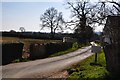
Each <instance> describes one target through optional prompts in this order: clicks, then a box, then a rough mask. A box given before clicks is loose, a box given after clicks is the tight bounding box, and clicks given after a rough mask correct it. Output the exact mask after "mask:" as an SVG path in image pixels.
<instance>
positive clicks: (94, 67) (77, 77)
mask: <svg viewBox="0 0 120 80" xmlns="http://www.w3.org/2000/svg"><path fill="white" fill-rule="evenodd" d="M94 57H95V55H93V56H91V57H89V58H87V59H85V60H84V61H82V62H81V63H79V64H78V65H76V66H74V67H72V68H69V69H68V72H69V74H70V76H69V78H68V80H109V72H108V71H107V70H106V61H105V55H104V53H103V52H102V53H99V54H98V63H97V64H93V63H94ZM71 72H72V73H71Z"/></svg>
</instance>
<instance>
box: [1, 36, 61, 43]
mask: <svg viewBox="0 0 120 80" xmlns="http://www.w3.org/2000/svg"><path fill="white" fill-rule="evenodd" d="M19 42H22V43H24V44H31V43H50V42H62V40H45V39H29V38H17V37H0V43H19Z"/></svg>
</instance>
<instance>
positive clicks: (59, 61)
mask: <svg viewBox="0 0 120 80" xmlns="http://www.w3.org/2000/svg"><path fill="white" fill-rule="evenodd" d="M90 49H91V46H88V47H84V48H81V49H78V50H76V51H74V52H71V53H69V54H66V55H62V56H57V57H52V58H46V59H39V60H34V61H29V62H21V63H13V64H8V65H5V66H2V78H41V77H44V76H49V75H50V74H51V73H54V72H59V71H62V70H64V69H66V68H67V67H69V66H71V65H73V64H76V63H78V62H80V61H82V60H84V59H86V58H87V57H89V56H91V55H93V53H91V50H90Z"/></svg>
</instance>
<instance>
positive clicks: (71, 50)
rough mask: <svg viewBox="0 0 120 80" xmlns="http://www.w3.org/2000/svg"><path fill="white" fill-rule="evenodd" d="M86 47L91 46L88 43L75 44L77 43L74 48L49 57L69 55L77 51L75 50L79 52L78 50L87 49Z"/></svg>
mask: <svg viewBox="0 0 120 80" xmlns="http://www.w3.org/2000/svg"><path fill="white" fill-rule="evenodd" d="M85 46H89V44H88V43H87V44H85V43H81V44H79V43H78V42H75V43H73V45H72V48H69V49H67V50H65V51H60V52H57V53H54V54H52V55H50V56H49V57H55V56H60V55H64V54H68V53H70V52H73V51H75V50H77V49H79V48H81V47H85Z"/></svg>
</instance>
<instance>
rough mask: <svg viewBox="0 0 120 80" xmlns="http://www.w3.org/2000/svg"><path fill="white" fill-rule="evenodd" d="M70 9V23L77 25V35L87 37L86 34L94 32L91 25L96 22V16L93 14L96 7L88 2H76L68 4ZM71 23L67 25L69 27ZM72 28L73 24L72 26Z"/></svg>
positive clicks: (83, 0)
mask: <svg viewBox="0 0 120 80" xmlns="http://www.w3.org/2000/svg"><path fill="white" fill-rule="evenodd" d="M67 5H68V7H69V8H70V9H71V12H72V17H74V20H72V21H71V22H69V23H72V25H75V27H74V29H75V33H78V34H81V33H82V35H86V33H89V32H92V31H90V30H92V29H90V25H91V24H92V21H93V20H94V16H95V14H94V13H93V11H94V8H95V6H96V5H91V4H90V2H89V1H88V0H76V1H75V2H70V1H69V2H67ZM69 23H68V24H67V25H68V26H69ZM70 26H71V24H70Z"/></svg>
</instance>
